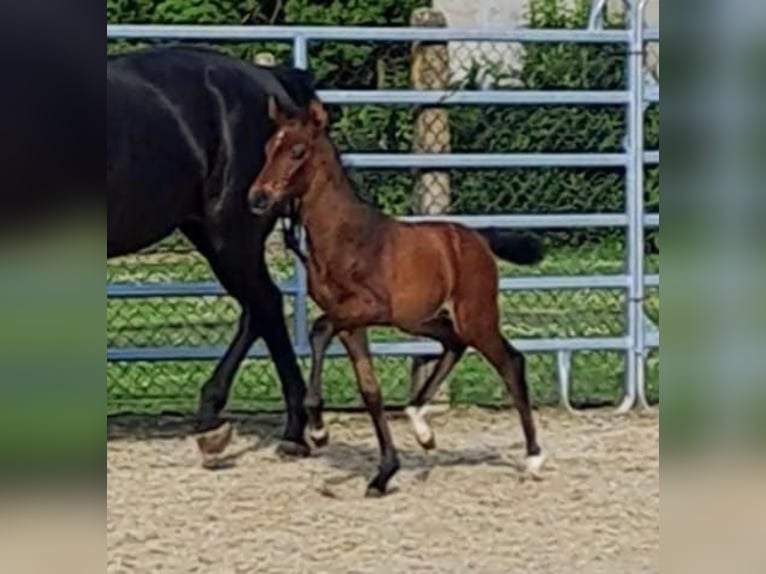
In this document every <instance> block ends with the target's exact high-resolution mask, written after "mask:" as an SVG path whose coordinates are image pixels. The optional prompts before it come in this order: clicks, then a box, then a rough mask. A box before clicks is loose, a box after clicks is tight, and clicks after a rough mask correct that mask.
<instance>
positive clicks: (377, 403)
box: [339, 328, 399, 496]
mask: <svg viewBox="0 0 766 574" xmlns="http://www.w3.org/2000/svg"><path fill="white" fill-rule="evenodd" d="M339 336H340V339H341V341H342V342H343V345H344V346H345V347H346V350H347V351H348V355H349V357H350V358H351V362H352V363H353V365H354V372H355V374H356V381H357V384H358V385H359V391H360V393H361V395H362V399H363V400H364V404H365V406H366V407H367V412H368V413H369V414H370V418H371V419H372V424H373V425H374V426H375V434H376V435H377V437H378V444H379V445H380V453H381V461H380V467H379V468H378V474H377V475H375V478H373V479H372V481H371V482H370V484H369V485H368V487H367V494H366V495H367V496H382V495H384V494H385V493H386V485H387V484H388V481H389V480H390V479H391V477H392V476H393V475H394V474H395V473H396V471H397V470H399V456H398V455H397V453H396V447H395V446H394V441H393V439H392V438H391V430H390V429H389V428H388V423H387V422H386V413H385V411H384V410H383V397H382V395H381V392H380V386H379V385H378V382H377V381H376V380H375V372H374V371H373V367H372V357H371V356H370V349H369V344H368V342H367V331H366V330H365V329H363V328H362V329H354V330H353V331H341V332H340V335H339Z"/></svg>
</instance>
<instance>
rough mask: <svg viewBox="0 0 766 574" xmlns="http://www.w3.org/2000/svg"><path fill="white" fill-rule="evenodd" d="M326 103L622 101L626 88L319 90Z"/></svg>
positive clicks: (425, 103)
mask: <svg viewBox="0 0 766 574" xmlns="http://www.w3.org/2000/svg"><path fill="white" fill-rule="evenodd" d="M317 93H318V95H319V97H320V98H321V100H322V101H323V102H324V103H326V104H342V105H362V104H380V105H440V106H442V105H445V106H447V105H515V106H521V105H530V106H540V105H551V104H561V105H625V104H627V103H628V101H629V99H630V94H629V93H628V92H627V91H606V90H604V91H584V90H583V91H577V90H572V91H553V90H550V91H544V90H540V91H537V90H466V91H454V90H453V91H449V90H428V91H426V90H319V91H318V92H317Z"/></svg>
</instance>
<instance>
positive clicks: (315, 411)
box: [304, 315, 337, 447]
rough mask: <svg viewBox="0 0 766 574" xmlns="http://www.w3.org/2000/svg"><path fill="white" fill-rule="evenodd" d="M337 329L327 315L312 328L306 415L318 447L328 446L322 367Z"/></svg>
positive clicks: (312, 438)
mask: <svg viewBox="0 0 766 574" xmlns="http://www.w3.org/2000/svg"><path fill="white" fill-rule="evenodd" d="M336 332H337V329H336V328H335V325H333V323H332V321H330V319H329V318H328V317H327V315H322V316H320V317H319V318H318V319H317V320H316V321H314V324H313V325H312V326H311V335H310V343H311V377H310V378H309V385H308V389H307V390H306V400H305V402H304V406H305V407H306V414H307V415H308V423H309V436H310V437H311V440H312V441H313V442H314V444H315V445H316V446H318V447H321V446H324V445H326V444H327V441H328V439H329V434H328V433H327V429H326V428H325V426H324V420H323V419H322V411H323V409H324V400H323V399H322V365H323V364H324V358H325V353H326V352H327V347H328V346H329V345H330V341H332V338H333V337H334V336H335V333H336Z"/></svg>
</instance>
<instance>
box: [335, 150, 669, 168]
mask: <svg viewBox="0 0 766 574" xmlns="http://www.w3.org/2000/svg"><path fill="white" fill-rule="evenodd" d="M341 158H342V160H343V165H345V166H346V167H349V168H353V169H410V168H421V169H445V168H446V169H504V168H511V167H514V168H518V167H584V168H587V167H624V166H626V165H627V163H628V162H629V161H630V158H629V157H628V155H627V154H625V153H529V154H527V153H493V154H484V153H444V154H441V153H439V154H436V153H434V154H429V153H346V154H343V155H342V156H341ZM643 161H644V163H646V164H650V165H651V164H658V163H659V162H660V152H659V151H650V152H647V153H646V154H644V156H643Z"/></svg>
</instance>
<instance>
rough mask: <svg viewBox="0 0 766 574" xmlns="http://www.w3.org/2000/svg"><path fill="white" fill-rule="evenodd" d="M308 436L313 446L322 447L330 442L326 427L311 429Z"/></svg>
mask: <svg viewBox="0 0 766 574" xmlns="http://www.w3.org/2000/svg"><path fill="white" fill-rule="evenodd" d="M309 438H310V439H311V442H313V443H314V446H315V447H317V448H322V447H323V446H327V443H329V442H330V433H329V432H327V429H326V428H321V429H311V430H310V431H309Z"/></svg>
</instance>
